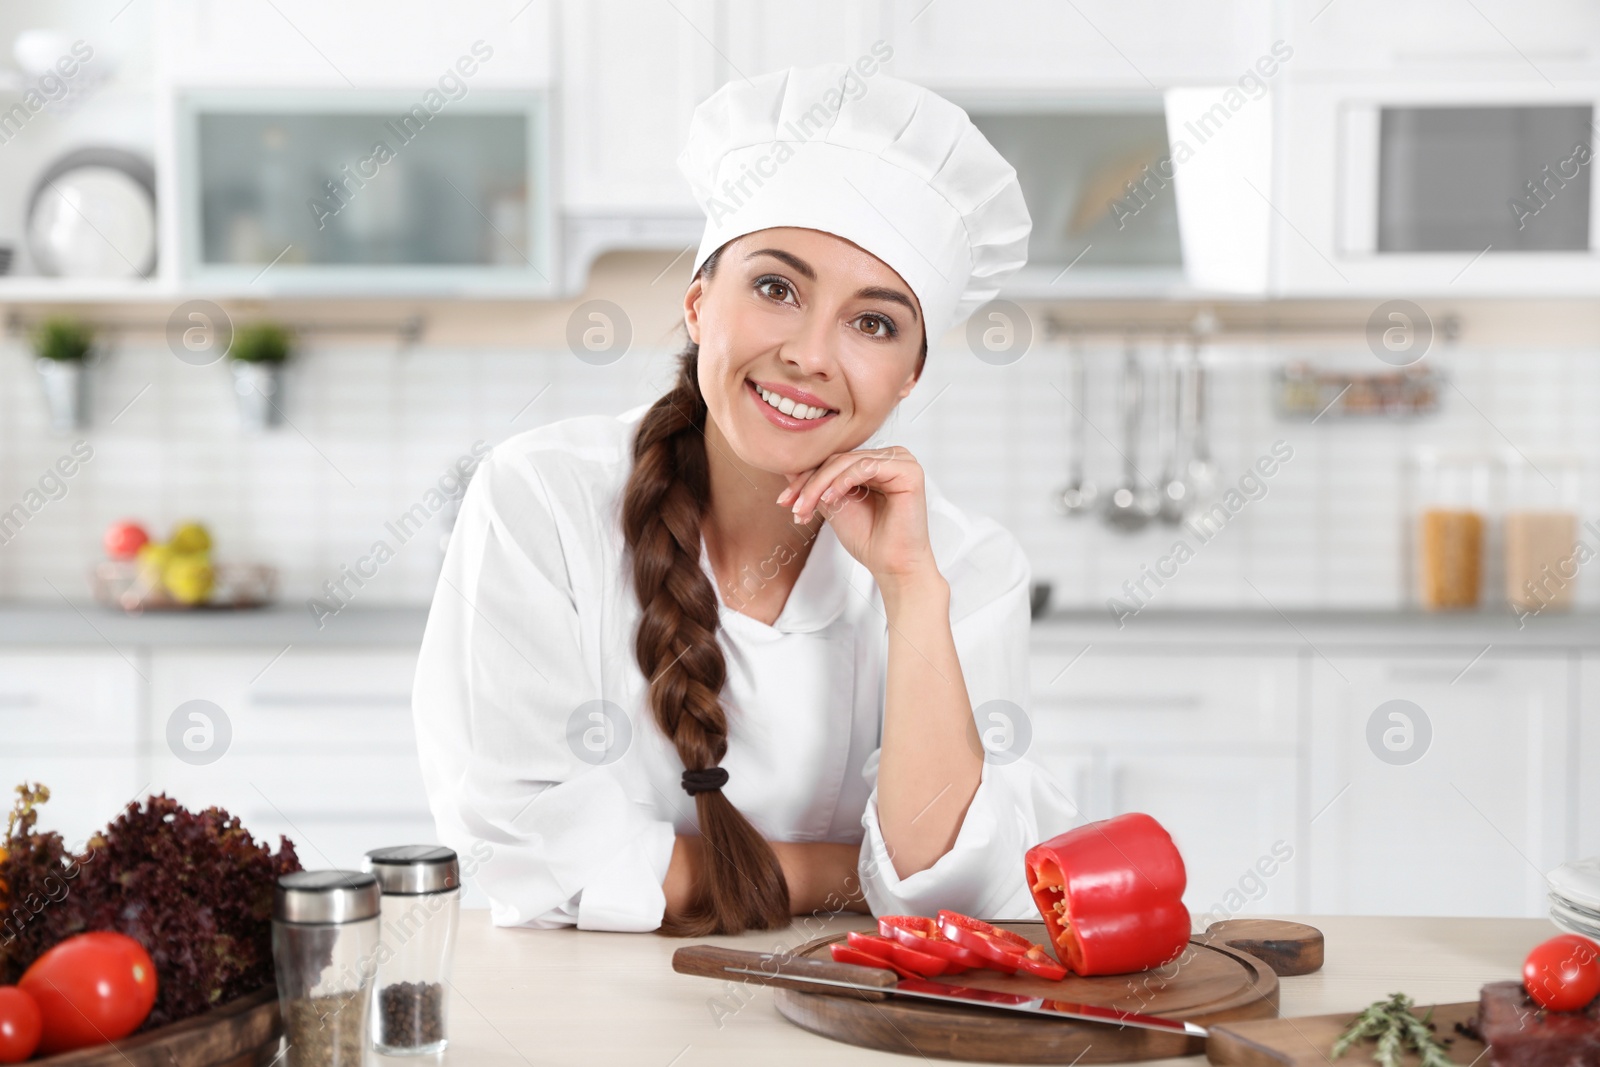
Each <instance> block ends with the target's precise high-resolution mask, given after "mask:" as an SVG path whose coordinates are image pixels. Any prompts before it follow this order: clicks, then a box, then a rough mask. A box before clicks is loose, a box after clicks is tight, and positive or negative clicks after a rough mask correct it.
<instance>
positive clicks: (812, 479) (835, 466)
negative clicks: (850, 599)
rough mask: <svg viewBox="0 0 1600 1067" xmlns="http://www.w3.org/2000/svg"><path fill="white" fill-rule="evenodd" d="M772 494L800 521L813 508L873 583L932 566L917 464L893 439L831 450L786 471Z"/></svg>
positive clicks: (807, 517) (909, 576)
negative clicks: (808, 465)
mask: <svg viewBox="0 0 1600 1067" xmlns="http://www.w3.org/2000/svg"><path fill="white" fill-rule="evenodd" d="M777 502H778V503H779V504H786V505H789V507H790V508H791V509H792V510H793V512H794V520H795V521H796V522H799V523H806V522H810V521H811V518H812V516H813V515H815V514H816V513H817V512H819V511H820V512H821V513H822V516H823V518H824V519H826V520H827V521H828V523H829V524H831V525H832V526H833V532H834V533H835V534H836V535H837V536H838V538H839V543H840V544H841V545H843V546H844V547H845V550H846V551H847V552H849V553H850V554H851V555H852V556H854V557H855V558H856V559H857V560H859V561H860V562H861V564H862V566H864V567H866V568H867V570H869V571H871V572H872V576H873V578H875V579H877V581H878V584H879V585H880V586H882V585H885V584H889V583H898V582H903V581H905V580H907V579H914V578H918V577H921V576H925V575H928V574H937V573H938V567H937V565H936V564H935V562H934V558H933V548H932V546H931V545H930V543H929V541H928V498H927V492H926V486H925V483H924V480H923V474H922V465H921V464H919V463H918V462H917V460H916V457H914V456H913V455H912V454H911V453H910V451H908V450H907V449H905V448H902V447H900V446H899V445H891V446H889V447H886V448H874V449H861V450H857V451H854V452H837V453H835V454H834V455H831V456H829V457H828V458H827V459H825V460H823V461H822V463H821V464H819V465H818V466H816V467H813V468H812V469H811V470H809V471H804V472H802V473H800V474H794V475H790V476H789V488H787V489H785V490H784V491H783V493H782V494H781V495H780V496H779V497H778V500H777Z"/></svg>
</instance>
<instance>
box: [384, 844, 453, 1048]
mask: <svg viewBox="0 0 1600 1067" xmlns="http://www.w3.org/2000/svg"><path fill="white" fill-rule="evenodd" d="M363 866H364V867H365V868H366V869H367V870H368V871H371V872H372V874H373V875H374V876H375V877H376V878H377V880H378V885H379V886H380V887H381V888H382V890H383V901H382V907H381V911H382V915H383V924H382V933H381V935H380V942H381V947H380V950H379V953H378V978H377V987H378V995H377V1003H376V1005H375V1010H374V1012H373V1016H372V1044H373V1046H374V1047H375V1048H376V1049H377V1050H378V1051H379V1052H382V1053H384V1054H386V1055H392V1056H408V1055H424V1054H430V1053H435V1052H439V1051H442V1050H443V1049H444V1047H445V1045H446V1044H448V1043H449V1042H448V1036H447V1032H446V1025H445V1022H446V1020H445V995H444V992H445V986H446V985H447V984H448V983H449V978H450V957H451V953H452V952H453V951H454V949H455V939H456V922H457V920H458V919H459V917H460V913H461V871H460V867H459V865H458V864H457V862H456V854H455V852H454V851H452V850H451V849H448V848H444V847H442V846H439V845H399V846H396V847H393V848H379V849H374V850H372V851H371V852H368V853H367V858H366V861H365V863H364V864H363Z"/></svg>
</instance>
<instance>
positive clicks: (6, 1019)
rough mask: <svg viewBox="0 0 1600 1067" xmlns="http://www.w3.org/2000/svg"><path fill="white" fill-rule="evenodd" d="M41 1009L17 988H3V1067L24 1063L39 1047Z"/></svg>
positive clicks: (0, 1007) (0, 1018) (0, 999)
mask: <svg viewBox="0 0 1600 1067" xmlns="http://www.w3.org/2000/svg"><path fill="white" fill-rule="evenodd" d="M43 1025H44V1024H43V1023H42V1022H41V1021H40V1019H39V1005H38V1004H36V1003H35V1002H34V999H33V998H32V997H30V996H29V995H28V994H26V993H24V992H23V991H22V990H20V989H18V988H17V987H16V986H14V985H8V986H0V1063H21V1062H22V1061H23V1060H25V1059H27V1058H28V1057H29V1056H32V1055H33V1050H34V1049H36V1048H38V1047H39V1031H40V1030H41V1028H42V1027H43Z"/></svg>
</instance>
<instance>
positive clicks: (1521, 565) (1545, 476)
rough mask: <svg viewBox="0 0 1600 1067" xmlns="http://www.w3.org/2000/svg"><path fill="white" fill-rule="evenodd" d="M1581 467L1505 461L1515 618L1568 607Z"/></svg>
mask: <svg viewBox="0 0 1600 1067" xmlns="http://www.w3.org/2000/svg"><path fill="white" fill-rule="evenodd" d="M1582 476H1583V466H1582V462H1581V461H1580V460H1578V459H1577V458H1575V457H1570V458H1569V457H1542V458H1540V459H1539V461H1538V463H1537V464H1535V463H1534V462H1532V461H1530V460H1528V459H1526V458H1524V457H1522V456H1509V457H1507V459H1506V514H1505V572H1506V600H1507V602H1508V603H1509V604H1510V605H1511V608H1512V610H1513V611H1516V612H1518V613H1519V614H1522V613H1527V612H1532V613H1535V614H1537V613H1538V612H1541V611H1565V610H1567V609H1568V608H1570V607H1571V606H1572V593H1573V587H1574V586H1575V585H1576V584H1577V577H1578V568H1579V565H1580V564H1581V563H1582V562H1583V560H1582V559H1581V558H1579V556H1580V554H1579V552H1578V549H1577V545H1578V498H1579V494H1580V483H1581V481H1582Z"/></svg>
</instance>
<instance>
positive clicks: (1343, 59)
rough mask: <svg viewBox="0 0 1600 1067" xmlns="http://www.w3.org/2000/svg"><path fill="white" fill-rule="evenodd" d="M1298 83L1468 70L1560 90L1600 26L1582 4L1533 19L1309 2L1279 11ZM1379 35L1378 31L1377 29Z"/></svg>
mask: <svg viewBox="0 0 1600 1067" xmlns="http://www.w3.org/2000/svg"><path fill="white" fill-rule="evenodd" d="M1282 7H1283V12H1284V16H1285V18H1286V22H1287V25H1286V28H1285V30H1284V31H1283V32H1284V35H1285V36H1287V37H1288V38H1289V39H1290V40H1292V41H1293V42H1294V45H1295V52H1296V59H1295V64H1294V70H1295V73H1296V75H1297V76H1301V77H1309V76H1335V77H1338V76H1349V75H1357V76H1362V77H1371V76H1373V75H1385V74H1393V75H1397V76H1400V77H1419V76H1420V77H1424V78H1425V77H1429V76H1432V75H1434V74H1437V73H1439V72H1440V71H1441V70H1445V69H1448V68H1452V67H1453V68H1455V69H1457V70H1459V69H1462V68H1467V67H1472V68H1475V69H1477V70H1478V71H1480V72H1482V73H1483V74H1485V75H1487V76H1491V77H1495V76H1498V78H1505V77H1527V76H1532V77H1534V78H1539V76H1540V72H1541V71H1543V72H1544V73H1546V74H1547V75H1548V76H1549V78H1550V79H1551V80H1552V81H1554V82H1556V83H1557V84H1559V83H1560V82H1562V81H1563V80H1564V79H1565V78H1566V77H1568V76H1571V75H1573V74H1576V73H1580V71H1579V70H1578V68H1579V67H1581V66H1582V65H1583V64H1585V63H1592V62H1593V58H1594V52H1595V49H1596V48H1597V47H1600V18H1597V17H1596V12H1595V8H1594V5H1593V4H1590V3H1587V2H1585V0H1545V2H1544V3H1541V4H1540V5H1539V8H1538V17H1537V18H1530V17H1528V16H1529V14H1530V11H1529V9H1528V8H1527V7H1526V6H1524V5H1520V4H1517V3H1516V2H1515V0H1477V2H1475V3H1474V4H1473V5H1472V7H1471V8H1470V9H1468V8H1463V7H1462V5H1460V4H1459V3H1456V2H1455V0H1410V2H1408V3H1404V4H1394V3H1389V2H1386V0H1337V2H1334V3H1330V2H1327V0H1316V2H1312V3H1286V4H1283V5H1282ZM1380 28H1381V29H1380Z"/></svg>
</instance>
